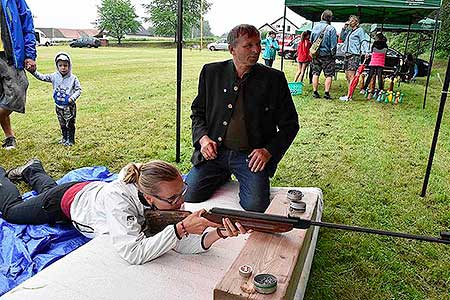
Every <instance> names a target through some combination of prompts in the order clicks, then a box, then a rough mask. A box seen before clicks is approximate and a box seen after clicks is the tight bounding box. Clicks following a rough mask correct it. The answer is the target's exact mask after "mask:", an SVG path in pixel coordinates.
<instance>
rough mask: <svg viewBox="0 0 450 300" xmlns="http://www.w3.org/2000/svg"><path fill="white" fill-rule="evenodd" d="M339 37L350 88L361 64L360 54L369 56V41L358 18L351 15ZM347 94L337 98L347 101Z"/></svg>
mask: <svg viewBox="0 0 450 300" xmlns="http://www.w3.org/2000/svg"><path fill="white" fill-rule="evenodd" d="M340 38H341V39H342V40H343V41H344V52H345V58H344V71H345V77H346V79H347V84H348V86H349V88H350V83H351V82H352V80H353V77H355V73H356V70H357V69H358V67H359V65H360V64H361V55H362V54H365V56H366V58H367V57H368V56H369V41H368V40H367V39H366V33H365V32H364V29H362V28H361V27H360V26H359V18H358V17H357V16H353V15H352V16H350V17H349V18H348V21H347V22H346V23H345V25H344V27H343V28H342V30H341V35H340ZM348 94H349V93H347V95H348ZM347 95H345V96H342V97H340V98H339V99H340V100H341V101H349V100H350V99H349V97H348V96H347Z"/></svg>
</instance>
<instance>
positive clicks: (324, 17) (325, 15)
mask: <svg viewBox="0 0 450 300" xmlns="http://www.w3.org/2000/svg"><path fill="white" fill-rule="evenodd" d="M320 19H321V20H322V21H327V22H328V23H330V22H331V20H332V19H333V12H332V11H331V10H329V9H326V10H324V11H323V13H322V16H321V17H320Z"/></svg>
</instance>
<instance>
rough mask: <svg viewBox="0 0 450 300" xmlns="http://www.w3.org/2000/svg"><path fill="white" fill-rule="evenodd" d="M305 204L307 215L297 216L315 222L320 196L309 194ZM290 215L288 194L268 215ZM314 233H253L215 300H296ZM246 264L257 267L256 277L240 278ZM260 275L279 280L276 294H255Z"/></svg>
mask: <svg viewBox="0 0 450 300" xmlns="http://www.w3.org/2000/svg"><path fill="white" fill-rule="evenodd" d="M304 201H305V202H306V205H307V206H306V211H305V212H304V213H302V214H297V215H298V216H299V217H302V218H305V219H311V218H314V217H315V215H316V212H317V201H318V196H317V194H313V193H306V194H305V197H304ZM288 212H289V201H288V200H287V199H286V191H283V192H280V193H279V194H278V195H277V196H275V198H274V199H273V201H272V202H271V204H270V206H269V208H268V209H267V210H266V213H270V214H277V215H283V216H287V215H288ZM312 231H313V230H312V228H310V229H308V230H298V229H295V230H292V231H290V232H287V233H282V234H267V233H261V232H255V233H252V234H251V236H250V237H249V239H248V240H247V242H246V244H245V245H244V247H243V249H242V250H241V252H240V254H239V256H238V257H237V258H236V260H235V261H234V262H233V264H232V265H231V267H230V269H229V270H228V271H227V273H226V274H225V275H224V277H223V278H222V280H221V281H220V282H219V283H218V284H217V285H216V287H215V289H214V299H215V300H222V299H227V300H228V299H239V300H242V299H292V298H293V297H294V295H295V291H296V288H297V285H298V282H299V279H300V274H301V271H302V269H303V264H304V262H305V258H306V254H307V252H308V249H309V245H310V241H311V234H312ZM244 264H248V265H251V266H252V267H253V275H252V276H251V277H250V278H249V279H244V278H242V277H241V276H240V275H239V271H238V270H239V267H240V266H241V265H244ZM259 273H270V274H273V275H274V276H275V277H277V279H278V286H277V290H276V292H275V293H273V294H270V295H263V294H259V293H257V292H255V291H254V289H253V284H252V280H253V277H254V276H255V275H256V274H259Z"/></svg>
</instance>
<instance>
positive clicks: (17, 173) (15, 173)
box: [6, 158, 41, 181]
mask: <svg viewBox="0 0 450 300" xmlns="http://www.w3.org/2000/svg"><path fill="white" fill-rule="evenodd" d="M33 164H41V161H40V160H39V159H37V158H32V159H30V160H29V161H27V163H26V164H24V165H23V166H18V167H15V168H12V169H10V170H8V171H7V172H6V177H8V179H9V180H11V181H18V180H21V179H22V178H23V177H22V173H23V171H24V170H25V169H26V168H28V167H29V166H31V165H33Z"/></svg>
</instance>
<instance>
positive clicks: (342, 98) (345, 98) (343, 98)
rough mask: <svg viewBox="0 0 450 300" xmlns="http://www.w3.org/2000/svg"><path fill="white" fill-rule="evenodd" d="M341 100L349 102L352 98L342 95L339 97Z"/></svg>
mask: <svg viewBox="0 0 450 300" xmlns="http://www.w3.org/2000/svg"><path fill="white" fill-rule="evenodd" d="M339 100H341V101H345V102H347V101H349V100H350V98H349V97H348V96H342V97H339Z"/></svg>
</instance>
